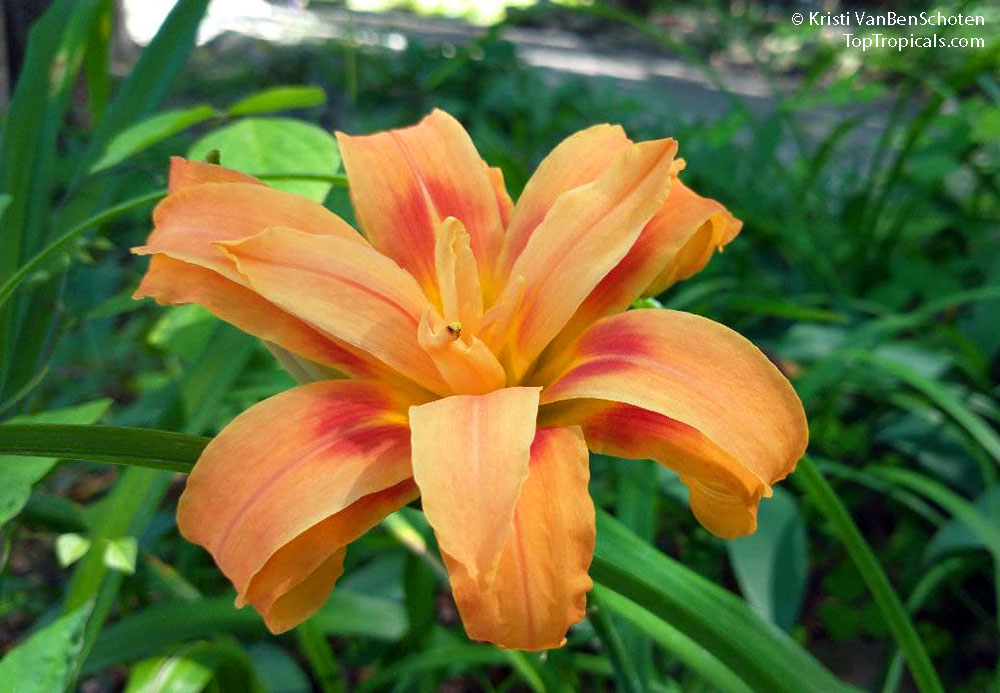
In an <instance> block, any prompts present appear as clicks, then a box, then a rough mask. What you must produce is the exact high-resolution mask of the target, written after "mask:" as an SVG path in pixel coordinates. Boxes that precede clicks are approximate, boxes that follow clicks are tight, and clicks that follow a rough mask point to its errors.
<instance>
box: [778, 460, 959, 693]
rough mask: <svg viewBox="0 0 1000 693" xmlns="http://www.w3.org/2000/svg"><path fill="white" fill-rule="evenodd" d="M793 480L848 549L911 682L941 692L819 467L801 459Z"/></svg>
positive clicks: (927, 692)
mask: <svg viewBox="0 0 1000 693" xmlns="http://www.w3.org/2000/svg"><path fill="white" fill-rule="evenodd" d="M794 478H795V479H796V480H797V481H798V482H799V483H800V484H801V485H802V486H803V487H804V488H805V490H806V491H807V492H808V494H809V495H810V496H811V497H812V499H813V501H815V503H816V505H817V506H818V507H819V509H820V511H821V512H822V513H823V515H824V516H825V517H826V519H827V520H828V521H829V522H830V524H831V525H832V526H833V530H834V532H835V533H836V535H837V536H838V537H839V538H840V541H841V542H842V543H843V544H844V547H845V548H846V549H847V553H848V554H849V555H850V556H851V560H852V561H854V565H855V566H856V567H857V569H858V572H859V573H861V577H862V579H863V580H864V581H865V584H867V585H868V589H869V591H870V592H871V593H872V596H873V597H874V598H875V603H876V605H877V606H878V608H879V610H880V611H881V612H882V616H883V618H885V621H886V624H887V625H888V626H889V630H890V631H891V632H892V635H893V637H894V638H895V639H896V643H897V644H898V645H899V649H900V650H901V651H902V652H903V656H904V657H905V658H906V662H907V666H908V667H909V669H910V673H911V674H912V675H913V680H914V682H915V683H916V684H917V688H918V689H919V690H920V691H921V693H944V687H943V686H942V685H941V680H940V679H939V678H938V675H937V671H935V669H934V664H933V663H932V662H931V658H930V655H928V654H927V649H926V648H925V647H924V643H923V642H922V641H921V640H920V636H919V635H918V634H917V629H916V628H915V627H914V625H913V621H912V620H911V619H910V616H909V614H908V613H907V612H906V608H905V607H904V606H903V603H902V601H901V600H900V598H899V595H898V594H896V591H895V590H894V589H893V587H892V583H890V582H889V578H888V577H887V576H886V574H885V571H884V570H882V566H881V565H880V564H879V562H878V559H877V558H876V557H875V552H874V551H872V548H871V546H869V545H868V542H867V541H865V538H864V536H862V534H861V532H860V531H859V530H858V526H857V525H856V524H854V520H852V519H851V516H850V514H849V513H848V512H847V509H846V508H845V507H844V504H843V503H841V502H840V499H839V498H838V497H837V494H836V493H834V490H833V488H832V487H831V486H830V484H829V483H828V482H827V480H826V479H825V478H824V477H823V474H822V472H820V470H819V468H818V467H817V466H816V465H815V464H813V462H812V460H810V459H809V458H808V457H804V458H803V459H802V460H801V461H800V462H799V465H798V473H797V474H795V476H794Z"/></svg>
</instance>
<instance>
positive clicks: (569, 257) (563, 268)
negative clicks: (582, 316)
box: [484, 139, 677, 379]
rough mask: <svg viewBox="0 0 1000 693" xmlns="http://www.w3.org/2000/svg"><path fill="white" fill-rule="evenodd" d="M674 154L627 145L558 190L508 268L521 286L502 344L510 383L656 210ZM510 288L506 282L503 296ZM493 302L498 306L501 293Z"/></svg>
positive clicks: (669, 144)
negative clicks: (588, 178) (592, 177)
mask: <svg viewBox="0 0 1000 693" xmlns="http://www.w3.org/2000/svg"><path fill="white" fill-rule="evenodd" d="M676 151H677V143H676V142H674V141H673V140H669V139H667V140H657V141H653V142H642V143H639V144H633V145H628V146H627V147H626V148H625V149H623V150H622V151H621V152H620V153H619V155H618V157H617V158H616V159H615V162H614V164H613V165H612V166H611V167H610V168H609V169H607V170H606V171H605V172H604V174H603V175H602V176H601V177H600V178H598V179H597V180H596V181H594V182H592V183H588V184H587V185H583V186H580V187H577V188H574V189H573V190H570V191H569V192H566V193H563V194H562V195H561V196H560V197H559V199H558V200H557V201H556V203H555V204H554V205H553V206H552V208H551V209H550V210H549V212H548V214H547V215H546V216H545V219H544V220H543V221H542V223H541V224H539V226H538V227H537V228H536V229H535V230H534V232H533V233H532V234H531V237H530V238H529V240H528V243H527V245H526V246H525V248H524V251H523V252H522V253H521V255H520V256H519V257H518V258H517V261H516V262H515V263H514V266H513V268H512V270H511V276H513V277H518V276H523V277H524V281H525V284H524V298H523V299H522V301H521V304H520V310H519V316H518V320H516V321H515V322H514V325H513V329H512V333H511V334H510V337H509V340H510V341H509V342H508V346H509V348H510V353H509V358H510V370H511V372H512V374H513V376H514V377H515V378H516V379H519V378H520V377H521V376H523V375H524V373H525V372H526V371H527V369H528V368H529V367H530V365H531V364H532V363H533V362H534V360H535V358H536V357H537V356H538V355H539V354H540V353H541V351H542V349H543V348H544V347H545V346H546V345H547V344H548V343H549V342H550V341H551V340H552V338H553V337H555V336H556V334H557V333H558V332H559V331H560V330H561V329H562V327H563V326H564V325H565V324H566V322H567V321H568V320H569V318H570V317H571V316H572V315H573V313H574V311H576V309H577V307H579V305H580V303H582V302H583V300H584V299H585V298H586V297H587V295H588V294H589V293H590V292H591V291H592V290H593V288H594V287H595V286H596V285H597V283H598V282H599V281H601V279H602V278H603V277H604V275H606V274H607V273H608V272H609V271H610V270H611V269H612V268H613V267H614V266H615V265H617V264H618V262H619V261H620V260H621V259H622V258H623V257H624V256H625V254H626V253H627V252H628V250H629V248H631V247H632V244H633V243H635V240H636V238H637V237H638V236H639V233H640V232H641V231H642V229H643V227H644V226H645V225H646V222H648V221H649V220H650V218H652V216H653V215H654V214H655V213H656V211H657V210H658V209H659V208H660V207H661V206H662V205H663V201H664V199H665V198H666V196H667V189H668V185H669V181H670V169H671V163H672V161H673V156H674V153H675V152H676ZM515 290H520V289H519V287H518V286H517V283H515V282H511V283H509V284H508V285H507V288H506V289H505V293H509V292H511V291H515ZM497 305H505V297H504V296H503V295H501V297H500V298H499V299H498V301H497ZM484 321H485V322H487V323H489V321H490V320H489V317H487V318H484Z"/></svg>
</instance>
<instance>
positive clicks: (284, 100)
mask: <svg viewBox="0 0 1000 693" xmlns="http://www.w3.org/2000/svg"><path fill="white" fill-rule="evenodd" d="M324 103H326V92H325V91H323V90H322V89H321V88H320V87H311V86H290V87H271V88H270V89H264V90H263V91H259V92H257V93H256V94H251V95H250V96H248V97H246V98H245V99H240V100H239V101H237V102H236V103H234V104H233V105H232V106H230V107H229V108H228V109H227V111H226V112H227V113H228V114H229V115H231V116H244V115H255V114H258V113H273V112H274V111H284V110H288V109H291V108H309V107H310V106H319V105H321V104H324Z"/></svg>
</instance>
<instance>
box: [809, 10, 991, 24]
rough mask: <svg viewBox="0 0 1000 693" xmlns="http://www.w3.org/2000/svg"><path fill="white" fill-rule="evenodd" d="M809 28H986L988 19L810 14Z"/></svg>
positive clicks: (923, 14) (973, 16) (940, 15)
mask: <svg viewBox="0 0 1000 693" xmlns="http://www.w3.org/2000/svg"><path fill="white" fill-rule="evenodd" d="M807 19H808V22H809V26H985V25H986V19H985V17H983V16H982V15H978V14H944V13H943V12H920V13H919V14H902V13H900V12H893V11H891V10H889V11H886V12H882V13H877V14H875V13H871V12H865V11H864V10H856V11H854V12H836V13H834V12H810V13H809V14H808V17H807Z"/></svg>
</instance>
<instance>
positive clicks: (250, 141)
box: [188, 118, 340, 202]
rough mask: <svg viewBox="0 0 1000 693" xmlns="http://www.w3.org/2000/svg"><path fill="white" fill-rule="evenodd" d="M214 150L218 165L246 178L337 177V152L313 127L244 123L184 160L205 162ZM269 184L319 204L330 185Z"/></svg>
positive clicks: (283, 121) (212, 136)
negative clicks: (279, 175) (278, 175)
mask: <svg viewBox="0 0 1000 693" xmlns="http://www.w3.org/2000/svg"><path fill="white" fill-rule="evenodd" d="M213 149H218V150H219V153H220V156H221V161H220V163H221V164H222V165H223V166H226V167H228V168H233V169H236V170H238V171H243V172H244V173H250V174H261V173H310V172H318V173H330V174H333V173H336V171H337V167H338V166H340V153H339V151H338V149H337V142H336V140H334V138H333V135H331V134H330V133H328V132H327V131H326V130H324V129H323V128H320V127H318V126H316V125H313V124H312V123H305V122H303V121H301V120H294V119H291V118H245V119H243V120H240V121H238V122H236V123H233V124H231V125H227V126H225V127H223V128H220V129H218V130H215V131H213V132H210V133H209V134H207V135H205V136H204V137H202V138H201V139H200V140H198V141H197V142H195V144H194V146H192V147H191V151H190V152H189V153H188V156H189V157H190V158H192V159H204V158H205V155H206V154H208V153H209V152H210V151H212V150H213ZM271 184H272V185H273V186H274V187H276V188H278V189H280V190H287V191H288V192H293V193H297V194H299V195H304V196H306V197H309V198H312V199H314V200H317V201H319V202H322V201H323V200H325V199H326V196H327V194H328V193H329V192H330V188H331V187H333V186H332V184H331V183H328V182H324V181H304V180H274V181H272V182H271Z"/></svg>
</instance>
